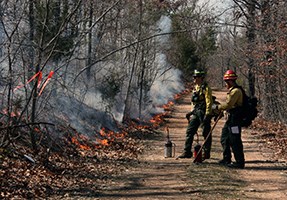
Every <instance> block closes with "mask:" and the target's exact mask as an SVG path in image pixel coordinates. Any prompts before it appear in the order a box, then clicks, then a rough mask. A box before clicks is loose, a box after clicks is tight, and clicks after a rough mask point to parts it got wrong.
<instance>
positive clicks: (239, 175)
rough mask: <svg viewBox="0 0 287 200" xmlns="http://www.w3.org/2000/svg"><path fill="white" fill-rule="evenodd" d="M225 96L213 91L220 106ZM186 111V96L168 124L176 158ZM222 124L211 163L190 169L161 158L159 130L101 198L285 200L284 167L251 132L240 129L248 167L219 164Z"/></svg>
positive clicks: (215, 136)
mask: <svg viewBox="0 0 287 200" xmlns="http://www.w3.org/2000/svg"><path fill="white" fill-rule="evenodd" d="M225 94H226V93H225V92H222V91H214V95H215V96H216V97H217V99H218V100H219V101H224V100H225ZM189 109H190V97H189V96H186V97H185V98H183V99H182V100H181V101H180V102H179V103H178V104H176V105H174V110H173V112H172V114H171V117H170V118H168V119H167V126H168V127H169V130H170V136H171V140H172V141H173V142H174V143H175V144H176V156H177V155H179V154H180V153H181V152H182V149H183V144H184V139H185V128H186V125H187V121H186V119H185V113H186V112H187V111H188V110H189ZM223 124H224V119H221V120H220V121H219V123H218V124H217V126H216V128H215V129H214V131H213V134H212V135H213V146H212V155H211V159H208V160H206V161H204V162H203V163H201V164H194V163H193V158H192V159H180V160H176V159H175V158H164V144H165V142H166V141H165V137H164V134H165V129H164V127H163V128H162V130H161V132H162V137H159V138H158V139H157V140H149V141H147V143H148V144H149V146H150V148H149V149H146V151H145V153H144V154H143V155H142V156H141V163H140V165H139V166H137V167H135V168H133V167H131V169H129V170H127V171H126V172H124V174H123V175H122V176H120V177H117V179H115V180H114V182H113V184H111V185H109V186H106V187H105V188H103V191H101V192H100V193H99V195H100V197H99V199H107V200H108V199H133V200H134V199H139V200H146V199H153V200H155V199H175V200H176V199H178V200H185V199H217V200H218V199H252V200H255V199H280V200H281V199H287V173H286V172H287V171H286V169H287V167H286V163H285V162H284V161H275V160H272V152H270V150H268V149H265V148H264V144H263V143H262V142H260V140H259V139H258V138H256V137H255V136H254V135H252V131H251V130H243V136H242V137H243V143H244V151H245V158H246V168H245V169H238V170H237V169H229V168H227V167H224V166H220V165H218V164H217V163H218V161H219V160H220V159H221V156H222V155H221V145H220V142H219V137H220V132H221V128H222V126H223ZM200 139H202V136H201V135H200ZM201 142H202V141H201Z"/></svg>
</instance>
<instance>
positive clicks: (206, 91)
mask: <svg viewBox="0 0 287 200" xmlns="http://www.w3.org/2000/svg"><path fill="white" fill-rule="evenodd" d="M194 92H196V93H197V94H198V97H199V101H198V102H193V105H194V106H196V104H200V103H202V101H205V115H211V114H212V104H213V99H212V90H211V88H210V87H209V86H208V85H207V83H203V84H202V85H195V91H194Z"/></svg>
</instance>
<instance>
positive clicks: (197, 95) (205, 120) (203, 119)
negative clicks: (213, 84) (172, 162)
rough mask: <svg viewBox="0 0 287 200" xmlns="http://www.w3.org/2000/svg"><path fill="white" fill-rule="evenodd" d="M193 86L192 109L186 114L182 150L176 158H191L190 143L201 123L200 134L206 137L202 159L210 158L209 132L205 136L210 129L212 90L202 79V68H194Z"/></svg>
mask: <svg viewBox="0 0 287 200" xmlns="http://www.w3.org/2000/svg"><path fill="white" fill-rule="evenodd" d="M193 78H194V84H195V88H194V91H193V95H192V98H191V102H192V104H193V110H192V111H191V112H188V113H187V114H186V118H187V119H188V126H187V129H186V140H185V147H184V152H183V153H182V154H181V155H180V156H178V157H177V158H191V157H192V150H191V147H192V143H193V138H194V135H195V134H196V133H197V130H198V128H199V127H200V125H202V135H203V137H204V139H206V142H205V145H204V146H203V159H208V158H210V150H211V143H212V136H211V134H210V135H209V137H208V138H207V136H208V134H209V132H210V129H211V125H210V124H211V118H212V113H211V112H212V104H213V99H212V90H211V88H210V87H209V86H208V84H207V83H206V81H205V80H204V78H205V72H204V71H203V70H194V74H193Z"/></svg>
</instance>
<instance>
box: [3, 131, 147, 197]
mask: <svg viewBox="0 0 287 200" xmlns="http://www.w3.org/2000/svg"><path fill="white" fill-rule="evenodd" d="M57 131H58V132H60V133H61V134H59V135H62V137H58V138H53V139H52V138H50V137H49V134H48V133H47V132H44V131H39V134H41V135H38V137H42V138H41V139H40V140H41V143H40V144H38V149H37V151H34V150H32V148H31V147H30V146H29V142H28V141H29V137H28V136H29V135H28V134H27V133H26V132H22V133H21V134H22V135H21V137H19V138H18V139H17V140H15V141H14V142H13V144H11V145H9V146H8V147H6V148H1V149H0V153H1V157H0V160H1V166H0V177H1V194H0V197H1V198H7V199H11V198H15V199H30V198H32V199H34V198H40V197H47V196H50V195H65V194H66V193H70V192H72V191H73V192H74V193H90V192H91V191H94V192H96V191H97V190H98V189H99V188H100V187H104V186H105V185H106V184H108V182H109V181H110V178H111V177H112V176H115V175H117V174H119V173H121V171H123V170H126V168H128V167H129V166H130V165H133V164H137V162H138V160H137V157H138V155H139V154H140V153H141V152H142V149H143V143H142V142H141V141H140V140H138V139H136V138H133V137H130V136H129V134H128V133H126V132H125V133H121V134H120V133H113V132H111V131H107V130H105V129H102V130H101V133H100V134H102V138H101V139H97V140H96V139H95V140H93V138H88V137H87V136H85V135H83V134H80V133H78V132H76V130H74V129H73V128H71V127H64V126H62V127H58V130H57ZM132 134H133V135H145V134H152V132H151V131H147V130H141V131H137V130H136V129H134V130H133V132H132ZM141 137H144V136H141ZM38 139H39V138H38Z"/></svg>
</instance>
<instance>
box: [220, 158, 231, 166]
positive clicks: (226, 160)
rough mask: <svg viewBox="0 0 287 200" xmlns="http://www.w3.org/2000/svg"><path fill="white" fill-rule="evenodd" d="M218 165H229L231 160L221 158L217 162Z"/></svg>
mask: <svg viewBox="0 0 287 200" xmlns="http://www.w3.org/2000/svg"><path fill="white" fill-rule="evenodd" d="M218 163H219V164H220V165H229V164H230V163H231V160H228V159H222V160H220V161H219V162H218Z"/></svg>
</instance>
